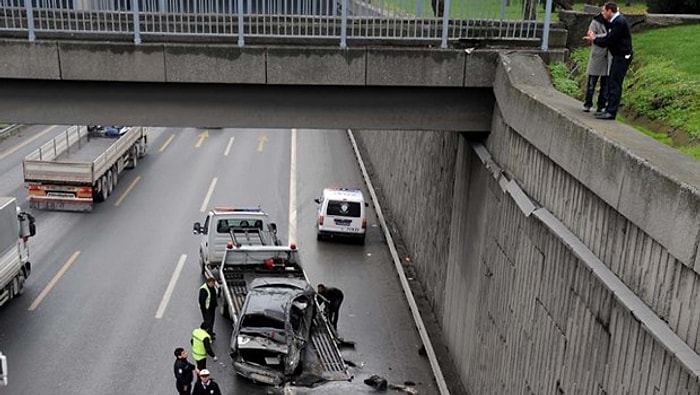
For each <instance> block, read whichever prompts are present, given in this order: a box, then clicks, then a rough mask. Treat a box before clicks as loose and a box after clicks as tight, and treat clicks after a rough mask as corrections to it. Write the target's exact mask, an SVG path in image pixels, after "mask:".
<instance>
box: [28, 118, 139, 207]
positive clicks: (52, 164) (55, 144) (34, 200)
mask: <svg viewBox="0 0 700 395" xmlns="http://www.w3.org/2000/svg"><path fill="white" fill-rule="evenodd" d="M147 142H148V136H147V130H146V128H144V127H140V126H138V127H135V126H131V127H129V126H125V127H120V126H101V125H92V126H71V127H69V128H67V129H66V130H65V131H63V132H62V133H60V134H59V135H58V136H56V137H54V138H52V139H51V140H49V141H47V142H46V143H44V144H43V145H42V146H41V147H39V148H38V149H36V150H34V151H33V152H31V153H30V154H29V155H27V156H26V157H25V158H24V161H23V162H22V167H23V173H24V182H25V186H26V187H27V189H28V191H29V205H30V207H32V208H38V209H49V210H63V211H92V209H93V207H94V204H95V203H96V202H101V201H104V200H106V199H107V198H108V197H109V195H110V194H111V193H112V191H113V190H114V188H115V187H116V186H117V182H118V180H119V174H121V172H122V171H123V170H124V169H127V168H135V167H136V165H137V163H138V160H139V159H141V158H142V157H143V156H144V155H145V154H146V148H147Z"/></svg>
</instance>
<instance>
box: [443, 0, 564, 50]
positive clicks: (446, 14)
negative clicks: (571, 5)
mask: <svg viewBox="0 0 700 395" xmlns="http://www.w3.org/2000/svg"><path fill="white" fill-rule="evenodd" d="M550 1H551V0H550ZM437 3H438V4H439V3H440V2H439V1H438V2H437ZM449 23H450V0H445V9H444V10H442V43H441V44H440V48H442V49H447V33H448V30H449V27H450V26H449Z"/></svg>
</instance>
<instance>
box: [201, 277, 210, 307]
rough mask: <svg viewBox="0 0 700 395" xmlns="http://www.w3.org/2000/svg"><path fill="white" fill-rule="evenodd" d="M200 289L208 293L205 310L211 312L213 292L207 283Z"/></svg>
mask: <svg viewBox="0 0 700 395" xmlns="http://www.w3.org/2000/svg"><path fill="white" fill-rule="evenodd" d="M199 289H204V290H206V291H207V300H206V301H205V302H204V308H205V309H207V310H209V305H210V304H211V291H210V290H209V287H207V283H204V284H202V286H201V287H199Z"/></svg>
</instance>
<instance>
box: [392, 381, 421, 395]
mask: <svg viewBox="0 0 700 395" xmlns="http://www.w3.org/2000/svg"><path fill="white" fill-rule="evenodd" d="M389 388H391V389H392V390H397V391H403V392H405V393H407V394H411V395H416V394H418V390H417V389H415V388H413V387H412V386H410V385H405V384H394V383H389Z"/></svg>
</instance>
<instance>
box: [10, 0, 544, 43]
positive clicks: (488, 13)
mask: <svg viewBox="0 0 700 395" xmlns="http://www.w3.org/2000/svg"><path fill="white" fill-rule="evenodd" d="M543 1H544V0H543ZM551 3H552V0H546V4H544V7H541V13H544V22H542V21H540V20H539V19H541V18H538V0H0V7H1V8H0V32H3V31H5V32H13V33H16V34H21V35H23V34H24V33H26V36H27V37H28V39H29V40H30V41H34V40H36V38H37V34H40V35H42V34H45V35H47V36H50V35H51V34H62V33H68V34H70V35H71V36H72V37H75V36H76V35H105V34H107V35H110V36H114V35H116V36H120V37H129V39H131V38H133V41H134V42H135V43H136V44H140V43H141V40H142V38H146V39H147V38H148V37H149V36H152V37H161V38H162V37H193V36H196V37H214V36H215V37H224V38H227V37H229V38H237V42H238V45H239V46H243V45H245V40H246V38H284V39H305V40H313V39H325V40H329V39H330V40H339V42H340V47H341V48H346V47H347V43H348V40H361V41H375V40H376V41H378V40H398V41H406V42H410V41H418V42H424V41H431V42H436V41H439V42H440V45H441V47H442V48H447V46H448V42H449V41H455V40H469V39H474V40H483V39H486V40H489V39H491V40H527V41H538V42H539V40H541V48H542V50H547V46H548V43H547V38H548V35H549V24H550V23H549V22H550V14H551V12H550V10H551ZM540 16H541V15H540Z"/></svg>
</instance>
